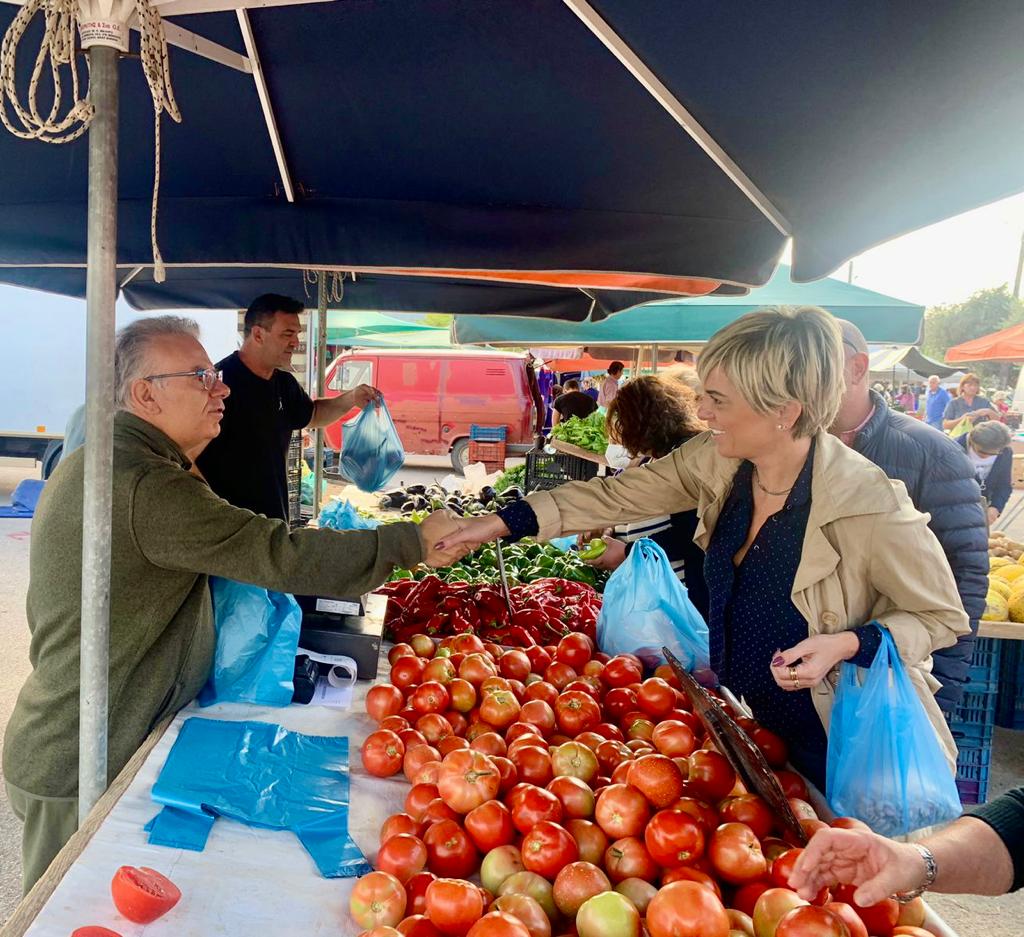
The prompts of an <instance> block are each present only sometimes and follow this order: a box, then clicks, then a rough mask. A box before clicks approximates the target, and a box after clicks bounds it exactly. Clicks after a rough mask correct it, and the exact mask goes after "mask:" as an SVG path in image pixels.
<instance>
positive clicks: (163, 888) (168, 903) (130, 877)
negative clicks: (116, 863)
mask: <svg viewBox="0 0 1024 937" xmlns="http://www.w3.org/2000/svg"><path fill="white" fill-rule="evenodd" d="M110 892H111V895H112V896H113V898H114V905H115V907H116V908H117V910H118V911H120V912H121V913H122V914H123V915H124V916H125V917H126V918H128V920H129V921H134V922H135V923H136V924H149V923H150V922H151V921H155V920H156V919H157V918H158V917H161V916H162V915H164V914H166V913H167V912H168V911H170V910H171V908H173V907H174V906H175V905H176V904H177V903H178V902H179V901H180V900H181V891H180V890H179V889H178V886H177V885H175V884H174V882H172V881H171V880H170V879H169V878H168V877H167V876H166V875H163V874H161V873H160V872H157V871H156V870H155V869H149V868H146V867H145V866H142V867H140V868H135V866H131V865H123V866H121V868H119V869H118V870H117V871H116V872H115V873H114V878H113V879H112V880H111V882H110Z"/></svg>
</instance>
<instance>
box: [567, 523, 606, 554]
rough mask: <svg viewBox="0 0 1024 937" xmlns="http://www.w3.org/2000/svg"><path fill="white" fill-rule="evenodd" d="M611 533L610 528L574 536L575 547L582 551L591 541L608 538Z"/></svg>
mask: <svg viewBox="0 0 1024 937" xmlns="http://www.w3.org/2000/svg"><path fill="white" fill-rule="evenodd" d="M612 533H613V531H612V528H611V527H601V528H599V529H597V530H588V531H585V532H584V533H582V534H577V535H576V546H578V547H579V548H580V549H581V550H582V549H583V548H584V547H585V546H586V545H587V544H588V543H590V541H591V540H602V539H604V538H605V537H610V536H611V535H612Z"/></svg>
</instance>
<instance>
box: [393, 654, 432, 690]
mask: <svg viewBox="0 0 1024 937" xmlns="http://www.w3.org/2000/svg"><path fill="white" fill-rule="evenodd" d="M426 666H427V664H426V661H425V660H423V658H422V657H417V656H416V655H415V654H407V655H405V656H403V657H399V658H398V660H396V661H395V662H394V663H393V664H392V665H391V682H392V683H393V684H394V685H395V686H396V687H398V689H400V690H407V689H409V688H410V687H414V686H416V685H417V684H418V683H419V682H420V681H421V680H422V679H423V670H424V668H425V667H426Z"/></svg>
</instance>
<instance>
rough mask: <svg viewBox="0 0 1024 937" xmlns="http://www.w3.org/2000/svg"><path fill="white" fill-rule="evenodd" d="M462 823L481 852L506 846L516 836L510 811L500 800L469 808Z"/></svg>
mask: <svg viewBox="0 0 1024 937" xmlns="http://www.w3.org/2000/svg"><path fill="white" fill-rule="evenodd" d="M463 823H464V825H465V827H466V832H467V833H469V835H470V838H471V839H472V840H473V843H474V845H475V846H476V848H477V849H479V850H480V851H481V852H483V853H486V852H490V851H491V850H492V849H496V848H497V847H498V846H507V845H508V844H509V843H511V842H512V841H513V840H515V838H516V828H515V824H514V823H513V822H512V813H511V812H510V811H509V809H508V807H506V806H505V805H504V804H503V803H502V802H501V801H500V800H489V801H487V803H484V804H481V805H480V806H479V807H475V808H474V809H472V810H470V811H469V813H467V814H466V819H465V820H464V821H463Z"/></svg>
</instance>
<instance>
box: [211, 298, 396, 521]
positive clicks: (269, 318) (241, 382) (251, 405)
mask: <svg viewBox="0 0 1024 937" xmlns="http://www.w3.org/2000/svg"><path fill="white" fill-rule="evenodd" d="M302 309H303V306H302V303H300V302H299V301H298V300H296V299H290V298H289V297H287V296H278V295H276V294H274V293H266V294H264V295H263V296H258V297H257V298H256V299H254V300H253V301H252V304H251V305H250V306H249V308H248V310H246V313H245V328H244V333H245V334H244V339H243V341H242V347H241V348H239V349H238V351H236V352H233V353H232V354H230V355H228V356H227V357H226V358H224V359H223V360H222V361H218V362H217V365H216V366H217V368H218V369H219V370H221V371H222V372H223V379H224V383H225V384H227V386H228V387H229V388H231V396H230V397H229V398H228V400H227V401H226V403H225V409H224V419H223V421H222V422H221V428H220V434H219V435H218V436H217V437H216V439H214V440H213V441H212V442H211V443H210V444H209V445H208V446H207V447H206V449H205V450H204V451H203V452H202V453H201V454H200V455H199V457H198V459H197V460H196V462H197V464H198V466H199V470H200V471H201V472H202V473H203V476H204V477H205V478H206V480H207V481H208V482H209V483H210V487H211V488H212V489H213V490H214V491H215V492H217V494H219V495H220V496H221V497H222V498H224V500H225V501H229V502H230V503H231V504H234V505H237V506H238V507H241V508H249V510H250V511H254V512H255V513H257V514H265V515H266V516H267V517H279V518H281V519H282V520H287V519H288V475H287V458H288V446H289V443H290V442H291V438H292V433H293V432H294V431H295V430H299V429H305V428H306V427H311V428H314V427H322V426H329V425H330V424H331V423H334V422H335V421H337V420H340V419H341V418H342V417H343V416H344V415H345V414H346V413H348V412H349V411H350V410H352V409H353V408H354V407H362V406H365V405H366V404H367V403H368V402H369V401H371V400H374V399H377V398H378V397H379V396H380V394H379V393H378V391H377V390H376V388H374V387H370V386H369V385H367V384H360V385H359V386H358V387H354V388H352V390H349V391H346V392H345V393H343V394H340V395H339V396H337V397H320V398H318V399H316V400H313V399H312V398H310V396H309V395H308V394H307V393H306V392H305V391H304V390H303V389H302V387H301V386H300V385H299V382H298V381H297V380H296V379H295V377H294V376H293V375H292V373H291V367H292V355H293V354H294V353H295V352H296V351H297V350H298V347H299V332H300V329H301V323H300V321H299V313H300V312H302Z"/></svg>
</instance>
